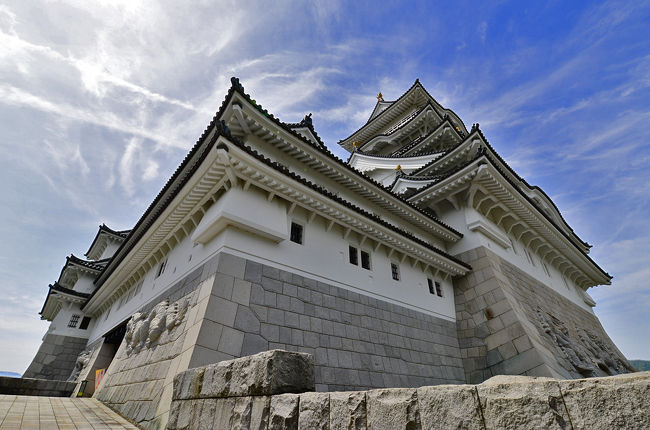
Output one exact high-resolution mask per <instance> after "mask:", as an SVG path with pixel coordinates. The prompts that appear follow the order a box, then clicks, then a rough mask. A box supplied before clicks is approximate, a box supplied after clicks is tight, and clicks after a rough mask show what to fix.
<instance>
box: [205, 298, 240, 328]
mask: <svg viewBox="0 0 650 430" xmlns="http://www.w3.org/2000/svg"><path fill="white" fill-rule="evenodd" d="M237 306H238V305H237V303H233V302H231V301H230V300H226V299H224V298H221V297H217V296H210V299H209V302H208V306H207V308H206V310H205V318H207V319H209V320H210V321H214V322H218V323H219V324H223V325H225V326H229V327H232V326H233V324H234V323H235V316H236V315H237Z"/></svg>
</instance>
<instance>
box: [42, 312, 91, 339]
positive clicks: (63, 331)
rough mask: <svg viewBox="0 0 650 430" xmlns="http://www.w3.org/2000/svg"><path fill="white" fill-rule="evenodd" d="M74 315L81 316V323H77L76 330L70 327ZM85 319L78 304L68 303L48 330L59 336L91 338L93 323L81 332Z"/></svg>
mask: <svg viewBox="0 0 650 430" xmlns="http://www.w3.org/2000/svg"><path fill="white" fill-rule="evenodd" d="M74 314H77V315H79V321H78V322H77V327H75V328H72V327H68V323H69V322H70V318H71V317H72V315H74ZM83 317H84V313H83V312H82V311H81V309H80V307H79V305H78V304H76V303H66V304H64V305H63V307H62V308H61V310H60V311H59V313H57V314H56V316H55V317H54V319H53V320H52V322H51V323H50V328H49V329H48V333H50V334H58V335H61V336H73V337H81V338H87V337H89V336H90V333H91V332H92V321H91V325H90V326H89V327H88V328H87V329H86V330H81V329H79V325H80V324H81V321H82V320H83Z"/></svg>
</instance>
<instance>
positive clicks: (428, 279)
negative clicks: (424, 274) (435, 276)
mask: <svg viewBox="0 0 650 430" xmlns="http://www.w3.org/2000/svg"><path fill="white" fill-rule="evenodd" d="M427 284H429V293H431V294H436V289H435V287H434V286H433V281H432V280H431V278H427Z"/></svg>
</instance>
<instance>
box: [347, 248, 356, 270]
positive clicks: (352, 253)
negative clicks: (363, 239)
mask: <svg viewBox="0 0 650 430" xmlns="http://www.w3.org/2000/svg"><path fill="white" fill-rule="evenodd" d="M348 250H349V258H350V264H354V265H355V266H358V265H359V253H358V252H357V248H355V247H354V246H350V247H349V248H348Z"/></svg>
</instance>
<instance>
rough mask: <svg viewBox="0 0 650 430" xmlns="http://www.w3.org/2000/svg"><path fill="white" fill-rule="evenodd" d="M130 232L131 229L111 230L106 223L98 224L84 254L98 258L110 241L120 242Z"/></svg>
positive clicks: (91, 257)
mask: <svg viewBox="0 0 650 430" xmlns="http://www.w3.org/2000/svg"><path fill="white" fill-rule="evenodd" d="M130 232H131V230H113V229H112V228H109V227H108V226H107V225H106V224H102V225H100V226H99V230H98V231H97V234H96V235H95V239H94V240H93V243H91V244H90V248H88V251H86V253H85V254H84V255H85V256H86V257H88V258H89V259H91V260H98V259H99V258H100V257H101V256H102V253H103V252H104V250H105V249H106V247H107V246H108V243H109V242H110V241H114V242H117V243H122V242H123V241H124V239H126V238H127V236H128V235H129V233H130Z"/></svg>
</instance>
